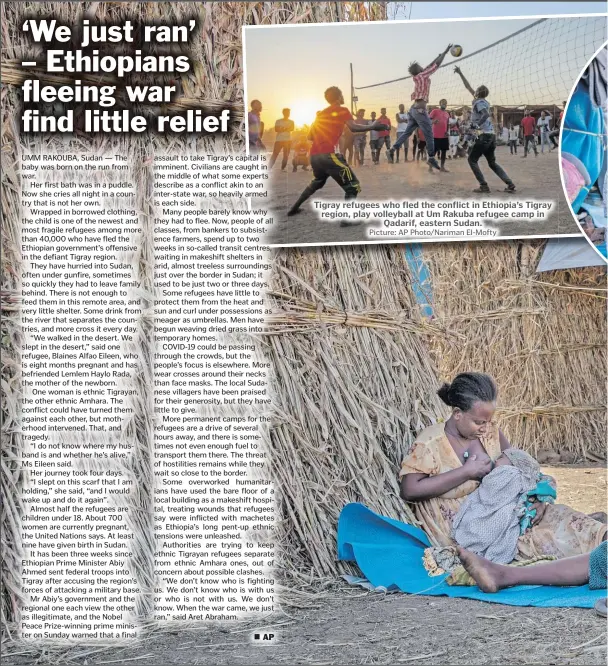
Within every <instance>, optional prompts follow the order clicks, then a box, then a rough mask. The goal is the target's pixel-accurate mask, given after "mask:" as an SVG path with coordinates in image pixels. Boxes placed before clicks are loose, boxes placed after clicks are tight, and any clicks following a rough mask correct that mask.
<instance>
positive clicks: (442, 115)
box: [429, 99, 450, 171]
mask: <svg viewBox="0 0 608 666" xmlns="http://www.w3.org/2000/svg"><path fill="white" fill-rule="evenodd" d="M447 106H448V101H447V99H440V100H439V108H438V109H433V110H432V111H431V113H430V114H429V118H430V119H431V122H432V123H433V139H434V140H435V152H436V153H438V154H439V161H440V164H441V171H447V169H446V168H445V158H446V156H447V154H448V150H449V149H450V140H449V138H448V122H449V120H450V113H449V111H446V109H447ZM431 171H432V169H431Z"/></svg>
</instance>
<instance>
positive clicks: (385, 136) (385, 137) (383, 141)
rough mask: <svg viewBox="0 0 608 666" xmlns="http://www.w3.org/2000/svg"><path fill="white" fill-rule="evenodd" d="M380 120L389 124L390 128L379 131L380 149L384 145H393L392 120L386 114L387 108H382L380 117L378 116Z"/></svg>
mask: <svg viewBox="0 0 608 666" xmlns="http://www.w3.org/2000/svg"><path fill="white" fill-rule="evenodd" d="M378 122H379V123H383V124H384V125H388V129H386V130H383V131H382V132H378V150H379V151H380V150H382V148H383V147H384V146H386V147H387V148H390V147H391V121H390V119H389V117H388V116H387V115H386V109H380V118H378ZM378 154H380V153H378Z"/></svg>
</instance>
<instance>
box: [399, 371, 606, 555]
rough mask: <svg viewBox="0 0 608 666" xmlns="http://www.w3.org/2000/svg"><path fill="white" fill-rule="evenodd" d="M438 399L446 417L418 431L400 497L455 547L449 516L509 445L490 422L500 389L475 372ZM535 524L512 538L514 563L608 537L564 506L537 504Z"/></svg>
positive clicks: (586, 547) (434, 535) (436, 540)
mask: <svg viewBox="0 0 608 666" xmlns="http://www.w3.org/2000/svg"><path fill="white" fill-rule="evenodd" d="M438 395H439V397H440V398H441V399H442V400H443V402H445V403H446V404H447V405H448V406H450V407H452V415H451V416H450V418H449V419H448V420H447V421H446V422H445V423H437V424H435V425H432V426H430V427H429V428H426V429H425V430H423V431H422V432H421V433H420V434H419V435H418V437H417V438H416V441H415V443H414V446H413V447H412V450H411V451H410V453H409V454H408V455H407V456H406V457H405V459H404V460H403V463H402V465H401V471H400V474H399V477H400V480H401V496H402V497H403V499H404V500H406V501H408V502H412V503H413V504H414V513H415V515H416V518H417V519H418V521H419V522H420V524H421V527H422V529H423V530H424V531H425V532H426V534H427V535H428V537H429V539H430V540H431V542H432V543H433V544H434V545H435V546H454V545H455V544H454V542H453V541H452V539H451V538H450V533H451V529H452V521H453V519H454V516H455V515H456V513H457V512H458V509H459V508H460V505H461V503H462V502H463V500H464V499H465V498H466V497H467V495H469V494H470V493H472V492H473V491H474V490H475V489H476V488H477V487H478V486H479V483H480V481H481V479H483V477H484V476H486V474H489V472H490V471H491V470H492V468H493V465H494V461H495V460H496V459H497V458H498V457H499V456H500V455H501V452H502V451H504V450H505V449H508V448H510V447H511V445H510V443H509V441H508V440H507V438H506V437H505V435H504V434H503V433H502V431H501V430H500V429H499V428H498V426H497V425H496V424H495V423H494V421H493V416H494V412H495V410H496V398H497V389H496V384H495V383H494V380H493V379H492V378H491V377H489V376H488V375H484V374H480V373H463V374H460V375H458V376H457V377H456V378H455V379H454V381H453V382H452V383H451V384H444V385H443V386H442V387H441V388H440V389H439V391H438ZM535 508H536V517H535V518H534V520H533V521H532V525H531V527H530V528H529V529H527V530H526V532H525V533H524V534H522V535H521V536H520V537H519V539H518V540H517V551H516V555H515V561H526V560H533V559H536V558H542V557H543V556H547V555H553V556H555V557H557V558H562V557H572V556H574V555H581V554H583V553H589V552H591V551H592V550H593V549H594V548H596V547H597V546H598V545H599V544H600V543H601V542H602V541H603V540H604V539H605V538H606V529H607V527H606V525H605V524H604V523H603V522H601V521H600V520H596V519H595V518H593V517H592V516H587V515H585V514H583V513H580V512H579V511H574V510H573V509H571V508H570V507H568V506H564V505H562V504H546V503H538V504H537V506H536V507H535Z"/></svg>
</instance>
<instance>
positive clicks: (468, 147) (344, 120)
mask: <svg viewBox="0 0 608 666" xmlns="http://www.w3.org/2000/svg"><path fill="white" fill-rule="evenodd" d="M606 38H607V35H606V17H605V15H587V16H580V17H578V16H567V17H563V16H562V17H544V18H521V19H464V20H451V21H402V22H395V21H392V22H375V23H363V24H361V23H359V24H352V23H351V24H342V25H299V26H251V27H249V26H248V27H246V28H244V53H245V64H246V76H245V85H246V88H245V91H246V104H247V106H248V108H247V111H248V115H247V117H248V122H247V131H248V146H249V150H250V151H251V152H262V153H265V154H267V158H268V166H269V169H270V173H271V186H270V196H271V201H270V202H269V204H270V207H271V209H272V210H273V213H274V219H275V225H274V228H273V231H272V232H271V237H270V242H271V244H273V245H279V246H281V245H287V246H289V245H323V244H340V243H359V242H367V243H378V242H390V243H394V242H400V241H404V240H416V241H433V240H437V241H448V240H495V239H497V238H500V239H508V238H520V237H548V236H556V235H574V234H578V233H579V229H578V226H577V224H576V220H575V219H574V218H573V216H572V215H571V212H570V206H569V203H568V201H567V199H566V196H565V194H564V190H563V188H562V185H561V178H560V165H559V157H558V150H557V148H558V141H559V136H560V125H561V121H562V118H563V115H564V110H565V105H566V100H567V99H568V96H569V94H570V92H571V90H572V87H573V85H574V83H575V81H576V80H577V78H578V77H579V75H580V72H581V71H582V69H583V68H584V67H585V66H586V64H587V63H588V62H589V60H590V59H591V58H592V56H593V55H594V54H595V53H596V52H597V50H598V49H599V48H600V46H601V45H602V44H603V43H604V42H605V41H606ZM277 54H281V57H280V58H278V57H277Z"/></svg>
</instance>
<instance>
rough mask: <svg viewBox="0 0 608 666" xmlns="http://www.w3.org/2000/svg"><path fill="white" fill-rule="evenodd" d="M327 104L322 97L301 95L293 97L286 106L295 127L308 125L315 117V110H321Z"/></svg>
mask: <svg viewBox="0 0 608 666" xmlns="http://www.w3.org/2000/svg"><path fill="white" fill-rule="evenodd" d="M326 106H327V102H325V101H324V100H322V99H313V98H312V97H301V98H299V99H295V100H293V101H292V102H291V104H287V108H289V109H291V119H292V120H293V122H294V123H295V124H296V126H297V127H302V125H310V124H311V123H312V122H313V121H314V119H315V118H316V115H317V111H321V109H324V108H325V107H326Z"/></svg>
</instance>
